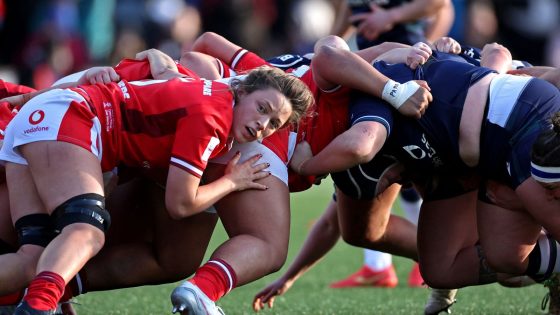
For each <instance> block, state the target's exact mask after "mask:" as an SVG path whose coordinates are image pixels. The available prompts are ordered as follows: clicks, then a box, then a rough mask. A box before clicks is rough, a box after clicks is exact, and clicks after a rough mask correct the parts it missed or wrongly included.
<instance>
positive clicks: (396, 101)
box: [381, 79, 420, 109]
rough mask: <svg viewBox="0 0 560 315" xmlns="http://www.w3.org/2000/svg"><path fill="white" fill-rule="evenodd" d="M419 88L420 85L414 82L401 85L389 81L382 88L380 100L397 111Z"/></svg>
mask: <svg viewBox="0 0 560 315" xmlns="http://www.w3.org/2000/svg"><path fill="white" fill-rule="evenodd" d="M419 88H420V85H419V84H418V83H416V82H414V81H408V82H406V83H402V84H401V83H399V82H395V81H393V80H391V79H389V81H387V83H386V84H385V86H384V87H383V93H382V94H381V98H382V99H383V100H384V101H386V102H387V103H389V104H391V106H393V107H394V108H396V109H399V108H400V107H401V106H402V104H404V102H406V100H408V99H409V98H410V97H411V96H412V94H414V93H416V91H417V90H418V89H419Z"/></svg>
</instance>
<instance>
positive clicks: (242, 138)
mask: <svg viewBox="0 0 560 315" xmlns="http://www.w3.org/2000/svg"><path fill="white" fill-rule="evenodd" d="M233 138H234V139H235V141H236V142H237V143H247V142H251V141H253V138H254V137H253V136H251V135H250V134H245V132H243V130H237V131H236V132H235V133H234V136H233Z"/></svg>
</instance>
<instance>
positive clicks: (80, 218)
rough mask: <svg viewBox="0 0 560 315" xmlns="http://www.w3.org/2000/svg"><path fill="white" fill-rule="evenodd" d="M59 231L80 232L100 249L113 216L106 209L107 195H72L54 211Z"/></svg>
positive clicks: (53, 216)
mask: <svg viewBox="0 0 560 315" xmlns="http://www.w3.org/2000/svg"><path fill="white" fill-rule="evenodd" d="M52 219H53V223H54V226H55V229H56V230H57V231H63V230H65V231H66V230H67V231H68V232H70V231H72V232H79V233H80V235H81V237H82V239H88V241H89V242H91V243H90V244H91V245H92V246H93V248H98V249H100V248H101V247H102V246H103V244H104V242H105V232H106V231H107V229H109V226H110V225H111V216H110V215H109V212H108V211H107V210H105V197H103V196H101V195H98V194H83V195H79V196H75V197H72V198H70V199H68V200H67V201H65V202H64V203H63V204H61V205H60V206H58V207H57V208H56V209H55V210H54V211H53V213H52Z"/></svg>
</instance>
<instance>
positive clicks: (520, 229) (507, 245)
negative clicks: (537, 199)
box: [477, 201, 541, 273]
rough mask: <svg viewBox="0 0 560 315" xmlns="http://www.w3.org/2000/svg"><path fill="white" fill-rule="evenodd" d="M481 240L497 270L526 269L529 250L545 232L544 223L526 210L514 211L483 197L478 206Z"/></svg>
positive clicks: (488, 257)
mask: <svg viewBox="0 0 560 315" xmlns="http://www.w3.org/2000/svg"><path fill="white" fill-rule="evenodd" d="M477 217H478V233H479V236H480V244H481V245H482V248H483V249H484V254H485V256H486V258H487V260H488V263H489V264H490V265H491V266H492V267H494V269H496V271H500V272H506V273H521V272H523V271H525V269H526V266H525V265H524V263H523V262H524V261H526V259H527V257H528V255H529V253H530V252H531V251H532V250H533V248H534V245H535V243H536V242H537V239H538V237H539V235H540V233H541V226H540V225H538V224H537V223H536V222H535V221H534V219H533V218H532V217H531V216H530V215H529V214H528V213H526V212H522V211H511V210H508V209H504V208H501V207H498V206H496V205H492V204H489V203H486V202H482V201H479V203H478V206H477Z"/></svg>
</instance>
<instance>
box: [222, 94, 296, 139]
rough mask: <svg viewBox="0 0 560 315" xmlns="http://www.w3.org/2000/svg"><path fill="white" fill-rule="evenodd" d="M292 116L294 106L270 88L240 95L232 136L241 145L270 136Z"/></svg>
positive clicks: (234, 112) (234, 111)
mask: <svg viewBox="0 0 560 315" xmlns="http://www.w3.org/2000/svg"><path fill="white" fill-rule="evenodd" d="M291 114H292V105H291V104H290V102H289V101H288V99H286V97H285V96H284V95H283V94H282V93H280V92H279V91H277V90H275V89H272V88H269V89H264V90H257V91H254V92H252V93H249V94H247V93H240V95H239V98H238V101H237V103H236V104H235V107H234V108H233V124H232V127H231V135H232V136H233V138H234V139H235V140H236V141H237V142H239V143H245V142H250V141H254V140H257V139H262V138H265V137H268V136H270V135H271V134H272V133H274V132H275V131H276V130H278V129H279V128H280V127H282V126H283V125H284V124H285V123H286V122H287V121H288V119H289V118H290V115H291Z"/></svg>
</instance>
